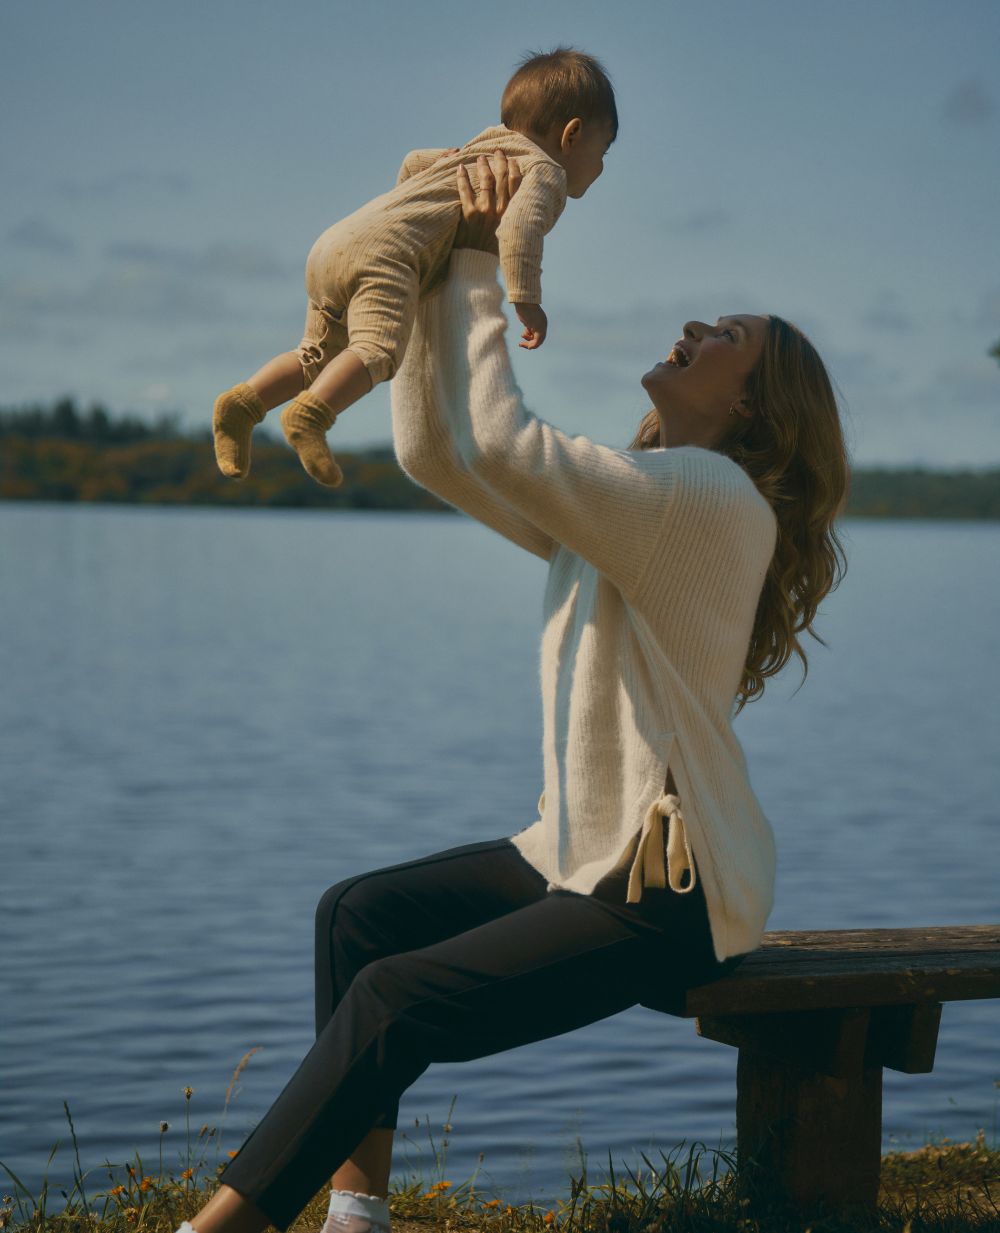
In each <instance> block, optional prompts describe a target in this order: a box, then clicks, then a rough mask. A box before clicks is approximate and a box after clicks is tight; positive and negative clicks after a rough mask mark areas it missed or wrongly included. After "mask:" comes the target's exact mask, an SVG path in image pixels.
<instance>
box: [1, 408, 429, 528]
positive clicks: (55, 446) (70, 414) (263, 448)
mask: <svg viewBox="0 0 1000 1233" xmlns="http://www.w3.org/2000/svg"><path fill="white" fill-rule="evenodd" d="M334 448H335V450H336V446H335V447H334ZM336 454H337V461H338V462H339V464H340V466H341V468H342V469H343V472H344V483H343V485H342V486H341V487H340V488H324V487H323V486H322V485H320V484H317V483H315V482H314V481H313V480H311V479H310V478H309V476H308V475H306V473H305V471H303V469H302V466H301V464H300V463H299V460H298V458H297V457H296V455H295V454H294V453H292V451H291V450H290V449H288V448H287V446H286V445H285V444H284V442H282V443H281V444H278V443H277V442H276V441H275V439H274V437H273V436H271V435H270V434H268V433H267V432H266V431H264V430H262V429H257V430H256V431H255V432H254V437H253V468H252V470H251V473H250V475H249V476H248V477H247V478H246V479H245V480H241V481H239V482H236V481H234V480H231V479H226V478H225V477H224V476H222V475H220V473H219V469H218V467H217V466H216V464H215V451H214V449H213V447H212V434H211V431H210V430H209V429H205V430H202V431H201V432H197V433H191V432H187V433H185V432H184V431H182V429H181V427H180V425H179V421H178V417H176V416H172V415H168V416H162V417H160V418H159V419H158V420H156V421H154V422H152V423H150V422H149V421H148V420H144V419H141V418H139V417H138V416H134V415H126V416H122V417H112V416H111V415H110V414H109V413H108V411H107V410H106V408H104V407H102V406H100V405H94V406H91V407H90V408H89V409H88V410H86V411H83V410H81V409H80V408H79V407H78V406H77V405H76V403H75V402H74V401H73V399H71V398H62V399H60V400H59V401H58V402H56V403H55V404H54V405H53V406H51V407H43V406H31V407H21V408H6V409H4V408H0V500H15V501H117V502H131V503H139V504H152V505H256V506H292V507H295V506H298V507H306V506H311V507H317V508H327V509H389V510H442V509H447V508H448V507H447V506H446V505H444V503H443V502H441V501H439V500H438V499H437V497H435V496H433V495H432V494H431V493H429V492H427V491H426V490H425V489H423V488H420V487H419V486H418V485H416V484H414V483H413V482H412V480H410V479H409V477H408V476H406V475H404V473H403V472H402V471H401V470H400V468H399V466H398V464H397V463H396V459H395V455H394V453H393V451H392V449H391V447H389V446H383V447H380V448H378V449H372V450H364V451H360V452H357V451H356V452H350V453H348V452H343V451H340V450H336Z"/></svg>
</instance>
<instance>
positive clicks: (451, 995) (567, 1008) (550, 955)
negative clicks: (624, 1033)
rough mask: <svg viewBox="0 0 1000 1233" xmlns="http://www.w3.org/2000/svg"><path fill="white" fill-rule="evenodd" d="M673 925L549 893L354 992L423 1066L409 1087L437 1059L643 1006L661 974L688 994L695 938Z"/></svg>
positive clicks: (382, 971) (402, 961)
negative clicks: (688, 948) (688, 953)
mask: <svg viewBox="0 0 1000 1233" xmlns="http://www.w3.org/2000/svg"><path fill="white" fill-rule="evenodd" d="M674 924H675V926H676V927H674V928H672V927H671V924H670V920H669V919H663V920H662V921H657V922H651V921H650V920H649V919H644V918H643V917H641V916H640V915H639V914H637V913H634V912H632V911H630V910H626V911H621V910H619V908H618V906H617V905H615V904H609V903H607V902H605V901H604V900H602V899H601V898H598V897H595V896H593V895H579V894H575V893H573V892H569V891H551V892H549V893H548V894H546V895H544V896H543V897H541V898H539V899H537V900H535V901H534V902H532V903H528V904H525V905H524V906H523V907H520V908H517V909H515V910H513V911H511V912H507V913H505V914H503V915H501V916H497V917H495V918H494V919H491V920H487V921H484V922H483V923H481V924H479V925H476V926H474V927H472V928H469V929H466V930H465V931H463V932H461V933H456V934H453V935H451V936H449V937H445V938H442V939H440V940H439V941H436V942H433V943H431V944H429V945H426V946H421V947H417V948H414V949H411V950H408V951H406V952H403V953H400V954H397V955H391V956H388V957H386V958H383V959H379V960H376V961H375V962H374V963H372V964H371V965H369V966H368V967H367V968H366V969H365V970H364V971H363V972H362V973H361V974H360V975H359V977H358V980H357V983H356V984H355V986H354V987H353V988H352V991H351V997H352V998H357V999H360V1001H361V1003H362V1004H363V1005H364V1006H365V1015H366V1019H367V1021H368V1022H369V1023H378V1024H379V1025H380V1028H379V1030H380V1033H383V1034H384V1035H385V1038H386V1042H387V1043H386V1045H385V1046H383V1047H382V1048H383V1049H384V1050H385V1052H386V1053H387V1054H388V1055H390V1056H392V1055H394V1056H395V1057H396V1059H397V1060H398V1061H399V1062H400V1064H403V1060H404V1059H409V1060H410V1061H412V1062H413V1063H414V1064H415V1065H416V1066H417V1070H416V1071H415V1072H414V1073H413V1074H406V1075H405V1077H404V1082H405V1083H409V1082H412V1081H413V1078H415V1075H416V1073H419V1069H420V1068H421V1067H422V1066H425V1065H427V1064H428V1063H430V1062H435V1061H438V1062H448V1061H467V1060H469V1059H472V1058H477V1057H483V1056H486V1055H488V1054H492V1053H497V1052H501V1051H504V1050H507V1049H512V1048H515V1047H518V1046H520V1045H524V1044H528V1043H530V1042H533V1041H537V1040H543V1039H546V1038H548V1037H551V1036H558V1035H561V1034H563V1033H565V1032H569V1031H572V1030H574V1029H575V1028H578V1027H583V1026H585V1025H587V1024H590V1023H594V1022H596V1021H597V1020H600V1019H604V1018H607V1017H608V1016H609V1015H613V1014H616V1013H618V1012H619V1011H621V1010H625V1009H626V1008H627V1007H629V1006H633V1005H635V1003H636V1002H638V1001H640V1000H641V999H642V997H643V996H644V994H645V993H646V991H647V989H648V987H649V981H650V979H651V978H654V979H658V980H659V981H665V982H667V983H668V984H669V985H671V987H677V988H683V987H684V986H685V982H686V981H687V980H688V976H689V974H690V971H691V969H690V967H689V965H688V964H687V962H686V961H685V957H684V949H685V945H686V943H687V942H688V940H689V939H688V938H687V937H686V933H685V929H684V926H683V917H680V916H677V917H675V918H674ZM335 1022H336V1021H335ZM393 1042H395V1048H393V1047H392V1046H393ZM405 1064H407V1065H408V1064H409V1062H406V1063H405Z"/></svg>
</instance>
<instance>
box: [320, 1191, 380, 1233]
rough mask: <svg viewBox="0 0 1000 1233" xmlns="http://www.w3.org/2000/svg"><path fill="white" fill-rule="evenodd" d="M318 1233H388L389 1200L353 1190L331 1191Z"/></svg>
mask: <svg viewBox="0 0 1000 1233" xmlns="http://www.w3.org/2000/svg"><path fill="white" fill-rule="evenodd" d="M320 1233H389V1200H388V1199H379V1198H377V1197H376V1196H375V1195H370V1194H359V1193H357V1192H355V1191H353V1190H331V1191H330V1209H329V1213H328V1215H327V1218H326V1224H324V1225H323V1228H322V1230H321V1231H320Z"/></svg>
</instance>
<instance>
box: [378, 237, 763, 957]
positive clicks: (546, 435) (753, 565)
mask: <svg viewBox="0 0 1000 1233" xmlns="http://www.w3.org/2000/svg"><path fill="white" fill-rule="evenodd" d="M496 269H497V262H496V258H495V257H492V256H490V255H489V254H485V253H480V252H473V251H468V250H456V251H455V252H454V253H453V254H452V258H451V265H450V269H449V274H448V277H447V279H446V281H445V283H444V285H443V286H442V287H441V288H440V289H439V290H437V291H435V292H434V293H433V294H432V295H429V296H427V297H426V298H424V299H423V300H422V301H421V303H420V307H419V309H418V312H417V318H416V323H415V327H414V332H413V338H412V343H411V347H410V350H409V355H408V357H407V360H406V362H405V363H404V364H403V367H402V369H401V370H400V373H399V376H398V378H397V380H396V381H395V382H394V383H393V387H392V414H393V432H394V436H395V443H396V450H397V454H398V457H399V461H400V463H401V464H402V466H403V467H404V468H405V470H406V471H407V472H408V473H409V474H410V475H411V476H412V477H413V478H414V479H415V480H417V481H418V482H419V483H420V484H422V485H423V486H424V487H426V488H429V489H431V490H432V491H433V492H436V493H438V494H439V495H440V496H442V497H443V498H444V499H445V500H446V501H448V502H450V503H451V504H452V505H455V506H457V507H458V508H460V509H463V510H466V511H467V512H468V513H470V514H472V515H473V517H475V518H478V519H479V520H480V521H481V522H484V523H486V524H487V525H488V526H491V527H493V528H494V529H495V530H497V531H499V532H501V533H502V534H503V535H506V536H507V537H508V538H509V539H511V540H513V541H514V542H515V543H517V544H520V545H521V546H522V547H524V548H527V549H528V550H529V551H531V552H533V553H536V554H537V555H538V556H540V557H543V558H544V559H545V560H547V561H548V563H549V572H548V585H547V587H546V591H545V601H544V618H545V628H544V633H543V635H542V657H541V684H542V713H543V740H542V744H543V759H544V775H545V785H544V786H545V790H544V793H543V799H542V801H541V802H540V817H539V818H538V820H537V821H536V822H534V823H533V824H532V825H530V826H528V827H526V828H525V829H524V830H521V831H519V832H518V833H516V834H514V835H512V836H511V839H512V841H513V843H514V845H515V846H516V847H517V848H518V850H519V851H520V852H521V853H522V855H523V856H524V857H525V859H526V860H527V861H528V862H529V863H530V864H531V865H532V866H533V867H534V868H535V869H537V870H538V871H539V872H540V873H541V874H543V875H544V877H545V878H546V879H547V884H548V888H549V889H557V888H562V889H566V890H570V891H577V892H579V893H582V894H589V893H590V892H591V891H593V889H594V887H595V886H596V884H597V883H598V881H599V880H600V879H601V878H602V877H603V876H604V875H605V874H607V873H610V872H612V871H614V870H617V869H622V868H625V867H626V866H627V867H628V868H629V882H628V891H627V900H628V902H636V901H637V900H638V899H640V898H641V896H642V889H643V887H644V886H661V887H662V886H664V885H665V884H666V882H669V885H670V886H671V888H672V889H673V890H675V891H679V892H681V893H684V892H685V891H688V890H691V889H692V888H693V887H694V885H695V881H696V878H697V877H700V879H701V882H702V886H703V890H704V893H705V899H706V903H707V907H708V914H709V921H710V924H711V932H712V943H713V948H714V951H715V956H716V958H717V959H719V960H720V961H721V960H723V959H726V958H728V957H729V956H731V955H737V954H745V953H746V952H748V951H750V950H753V949H754V948H755V947H756V946H758V945H759V943H760V940H761V937H762V934H763V931H764V924H765V922H766V920H767V917H768V915H769V913H770V911H771V907H772V904H773V898H774V876H775V863H776V855H775V844H774V835H773V832H772V830H771V826H770V823H769V822H768V820H767V818H766V817H765V815H764V813H763V811H762V810H761V807H760V804H759V803H758V801H757V798H756V796H755V794H754V791H753V789H752V787H751V785H750V780H749V777H748V774H747V766H746V760H745V758H744V755H743V750H742V748H741V746H740V742H739V740H738V739H737V737H736V734H735V733H734V731H733V726H732V715H733V710H734V702H735V698H736V692H737V690H738V688H739V685H740V681H741V679H742V674H743V668H744V664H745V661H746V654H747V650H748V647H749V642H750V635H751V632H752V630H753V622H754V615H755V612H756V608H757V601H758V598H759V596H760V593H761V589H762V587H763V584H764V579H765V576H766V573H767V569H768V565H769V563H770V561H771V557H772V555H773V552H774V546H775V538H776V527H777V524H776V521H775V518H774V514H773V512H772V511H771V508H770V506H769V505H768V503H767V501H765V499H764V498H763V497H762V496H761V495H760V493H759V492H758V491H757V489H756V488H755V486H754V484H753V482H752V481H751V480H750V478H749V477H748V476H747V474H746V473H745V472H744V471H743V470H742V469H741V468H740V467H739V466H737V465H736V463H734V462H733V461H731V460H730V459H729V458H727V457H725V455H723V454H719V453H716V452H714V451H712V450H707V449H701V448H698V447H696V446H682V447H677V448H672V449H651V450H634V451H633V450H623V449H612V448H609V447H607V446H603V445H598V444H596V443H595V442H594V441H590V440H588V439H587V438H586V437H579V436H578V437H570V436H567V435H566V434H564V433H562V432H560V431H559V430H558V429H557V428H554V427H552V426H551V425H550V424H547V423H545V422H544V421H543V420H540V419H537V418H536V417H535V416H534V415H532V414H531V413H530V412H529V411H527V410H526V409H525V407H524V405H523V402H522V399H521V393H520V390H519V389H518V387H517V384H516V382H515V381H514V376H513V372H512V370H511V364H510V357H509V354H508V352H507V347H506V343H505V340H504V334H505V331H506V328H507V321H506V318H505V316H504V313H503V310H502V296H501V292H500V288H499V286H498V285H497V280H496ZM493 667H494V669H495V670H502V665H499V666H498V665H493ZM668 769H669V771H670V772H671V773H672V775H673V782H674V785H675V786H676V792H669V793H668V792H667V771H668ZM664 818H669V819H670V826H669V844H668V848H667V852H666V866H667V867H666V869H664V850H663V844H664V827H663V819H664ZM685 873H686V874H687V883H686V885H685V884H684V875H685Z"/></svg>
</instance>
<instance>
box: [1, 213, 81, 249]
mask: <svg viewBox="0 0 1000 1233" xmlns="http://www.w3.org/2000/svg"><path fill="white" fill-rule="evenodd" d="M7 240H8V241H9V243H11V244H13V245H16V246H17V247H18V248H30V249H33V250H34V251H35V252H39V253H51V254H52V255H53V256H55V257H68V256H70V255H71V254H72V253H75V252H76V241H75V240H74V239H73V238H72V236H69V235H67V234H66V232H65V231H59V230H58V229H57V228H55V227H53V226H52V225H51V224H50V223H47V222H46V221H45V219H44V218H37V217H36V218H25V219H22V220H21V222H19V223H17V224H16V225H15V226H13V227H11V228H10V230H9V231H8V232H7Z"/></svg>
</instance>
